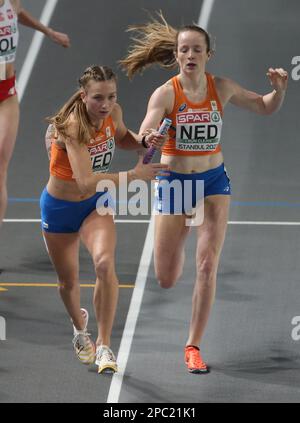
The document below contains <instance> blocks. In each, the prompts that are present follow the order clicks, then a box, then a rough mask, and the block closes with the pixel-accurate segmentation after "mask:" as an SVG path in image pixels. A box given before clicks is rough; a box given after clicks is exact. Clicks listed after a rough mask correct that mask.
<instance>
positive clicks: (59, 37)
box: [17, 1, 70, 47]
mask: <svg viewBox="0 0 300 423" xmlns="http://www.w3.org/2000/svg"><path fill="white" fill-rule="evenodd" d="M17 13H18V20H19V22H20V23H21V24H22V25H25V26H28V27H30V28H32V29H35V30H37V31H40V32H42V33H43V34H45V35H46V36H47V37H49V38H50V39H51V40H52V41H54V42H55V43H57V44H59V45H61V46H63V47H70V39H69V37H68V35H67V34H64V33H62V32H57V31H55V30H54V29H52V28H49V27H47V26H45V25H43V24H42V23H41V22H40V21H39V20H37V19H35V18H34V17H33V16H31V14H30V13H29V12H27V11H26V10H25V9H24V8H23V7H22V6H21V2H20V1H18V2H17Z"/></svg>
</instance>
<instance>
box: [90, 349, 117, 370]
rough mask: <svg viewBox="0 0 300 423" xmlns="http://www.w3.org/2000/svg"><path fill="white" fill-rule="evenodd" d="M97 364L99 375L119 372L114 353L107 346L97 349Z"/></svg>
mask: <svg viewBox="0 0 300 423" xmlns="http://www.w3.org/2000/svg"><path fill="white" fill-rule="evenodd" d="M95 363H96V364H97V366H98V373H115V372H117V371H118V366H117V363H116V358H115V356H114V353H113V352H112V350H111V349H110V348H109V347H107V346H106V345H99V346H98V347H97V350H96V361H95Z"/></svg>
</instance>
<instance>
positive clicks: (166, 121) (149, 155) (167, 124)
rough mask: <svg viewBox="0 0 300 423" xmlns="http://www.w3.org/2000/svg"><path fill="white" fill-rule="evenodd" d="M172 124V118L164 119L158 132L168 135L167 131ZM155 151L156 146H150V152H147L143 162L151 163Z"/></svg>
mask: <svg viewBox="0 0 300 423" xmlns="http://www.w3.org/2000/svg"><path fill="white" fill-rule="evenodd" d="M171 124H172V121H171V119H168V118H165V119H164V121H163V123H162V124H161V125H160V128H159V130H158V132H159V133H160V134H161V135H166V133H167V132H168V130H169V128H170V126H171ZM155 151H156V148H155V147H150V148H149V150H148V152H147V153H146V155H145V157H144V159H143V163H144V164H147V163H150V162H151V160H152V158H153V156H154V154H155Z"/></svg>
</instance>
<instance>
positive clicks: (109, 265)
mask: <svg viewBox="0 0 300 423" xmlns="http://www.w3.org/2000/svg"><path fill="white" fill-rule="evenodd" d="M94 266H95V272H96V275H97V278H99V279H100V280H101V281H104V282H105V281H107V280H109V278H110V275H111V273H112V271H113V269H114V259H113V257H112V256H110V255H99V256H96V257H95V258H94Z"/></svg>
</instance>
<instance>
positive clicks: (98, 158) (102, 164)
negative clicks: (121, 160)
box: [47, 116, 115, 181]
mask: <svg viewBox="0 0 300 423" xmlns="http://www.w3.org/2000/svg"><path fill="white" fill-rule="evenodd" d="M50 126H51V125H50ZM54 132H55V131H54ZM47 133H48V134H49V133H50V134H51V128H50V129H49V128H48V130H47ZM52 134H53V130H52ZM114 135H115V127H114V124H113V121H112V118H111V116H109V117H107V118H105V119H104V122H103V125H102V127H101V129H100V130H99V131H98V132H96V135H95V138H94V139H92V140H90V143H89V144H88V145H87V149H88V151H89V153H90V157H91V165H92V171H93V172H95V173H100V172H101V173H103V172H107V171H108V169H109V166H110V164H111V161H112V158H113V155H114V151H115V138H114ZM50 174H51V175H53V176H56V177H57V178H59V179H64V180H66V181H75V178H74V176H73V171H72V168H71V165H70V162H69V158H68V153H67V151H66V150H65V149H64V148H62V147H60V146H59V145H57V144H56V143H55V138H54V137H53V138H52V139H51V150H50Z"/></svg>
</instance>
